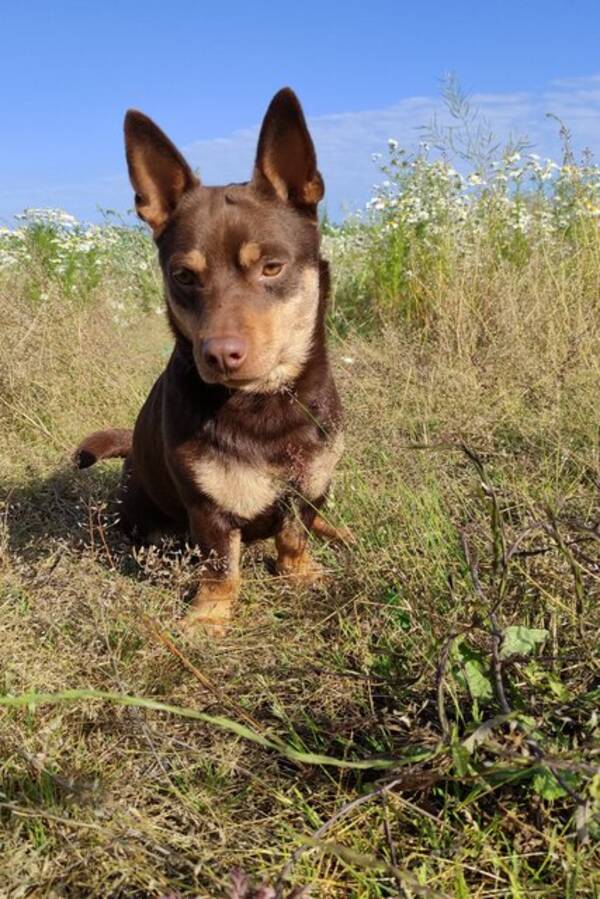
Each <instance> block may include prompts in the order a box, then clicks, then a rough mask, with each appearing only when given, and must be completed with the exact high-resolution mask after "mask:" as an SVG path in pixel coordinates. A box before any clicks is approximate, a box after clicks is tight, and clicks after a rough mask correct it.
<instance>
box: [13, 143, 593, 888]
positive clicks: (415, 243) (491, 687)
mask: <svg viewBox="0 0 600 899" xmlns="http://www.w3.org/2000/svg"><path fill="white" fill-rule="evenodd" d="M463 155H467V154H466V153H464V154H463ZM463 161H464V160H463ZM385 169H386V172H385V177H386V183H385V184H384V185H383V186H382V188H381V189H380V190H379V191H378V192H377V194H376V195H375V197H374V200H373V202H372V204H371V208H370V212H369V213H368V215H365V216H364V217H363V218H362V219H360V220H354V221H348V222H346V223H345V224H344V225H342V226H340V227H336V226H333V225H331V224H328V223H327V222H325V223H324V224H323V234H324V238H323V248H324V253H325V254H326V255H327V256H328V257H329V258H330V260H331V262H332V266H333V271H334V279H335V282H334V293H333V297H332V302H331V312H330V319H329V328H330V339H331V347H332V355H333V358H334V362H335V367H336V371H337V376H338V380H339V387H340V391H341V394H342V397H343V400H344V404H345V409H346V430H347V449H346V453H345V456H344V459H343V462H342V464H341V466H340V469H339V471H338V473H337V476H336V480H335V486H334V490H333V493H332V496H331V501H330V504H329V507H328V516H329V518H330V520H331V521H333V522H334V523H340V524H345V525H347V526H349V527H350V528H351V530H352V532H353V534H354V536H355V539H356V542H355V543H354V544H353V545H349V546H345V547H342V548H341V549H335V550H334V549H333V548H330V547H327V546H320V547H315V552H316V553H317V554H318V556H319V558H320V560H321V562H322V563H323V564H324V565H325V567H326V569H327V572H328V577H327V580H326V582H325V583H324V585H323V586H322V587H320V588H318V589H315V590H311V591H305V592H303V591H300V590H298V589H297V588H292V587H291V586H290V585H289V584H286V582H285V580H282V579H277V578H275V577H274V576H273V575H272V574H271V573H270V571H269V567H270V561H271V556H272V554H273V549H272V547H271V546H269V545H264V546H263V545H259V546H256V547H253V548H251V549H249V550H247V551H246V555H245V559H244V575H245V579H244V589H243V596H242V601H241V602H240V604H239V607H238V609H237V615H236V618H235V624H234V627H233V628H232V630H231V632H230V634H229V635H228V636H227V637H225V638H224V639H223V640H221V641H219V642H212V641H210V640H208V639H203V638H198V639H197V640H196V641H184V640H182V638H181V637H180V636H179V635H178V632H177V630H176V622H177V619H178V617H179V616H180V615H181V612H182V609H183V608H184V601H185V597H186V594H187V593H188V592H189V589H190V587H191V586H192V585H193V583H194V561H193V558H192V555H191V553H190V552H189V551H187V550H185V551H182V550H181V549H177V548H176V547H173V546H169V545H164V546H162V547H156V548H152V549H151V550H147V551H133V550H132V548H131V547H130V546H128V545H127V544H126V543H124V542H123V540H122V538H121V537H120V535H119V532H118V530H117V529H116V528H115V526H114V521H113V520H112V519H111V517H110V514H108V512H107V499H108V496H109V494H110V491H111V489H112V488H113V487H114V486H115V484H116V481H117V478H118V472H119V466H118V465H116V464H113V463H109V464H106V465H105V466H103V467H98V468H95V469H92V470H91V471H87V472H76V471H74V470H73V468H72V467H71V464H70V461H69V460H70V453H71V452H72V449H73V447H74V446H75V445H76V444H77V442H78V440H79V439H80V437H81V436H82V435H84V434H85V433H87V432H88V431H90V430H94V429H96V428H99V427H102V426H105V425H122V426H128V425H129V424H130V423H132V422H133V420H134V418H135V415H136V412H137V410H138V408H139V406H140V404H141V402H142V400H143V398H144V396H145V394H146V392H147V390H148V387H149V386H150V384H151V383H152V381H153V379H154V378H155V377H156V375H157V373H158V372H159V371H160V369H161V366H162V365H163V364H164V362H165V359H166V357H167V355H168V353H169V350H170V345H171V341H170V337H169V334H168V331H167V328H166V325H165V319H164V315H163V314H162V312H161V310H162V300H161V284H160V278H159V275H158V272H157V269H156V266H155V262H154V254H153V248H152V245H151V241H150V239H149V238H148V237H147V236H146V234H145V233H144V232H143V231H142V230H141V229H137V228H132V227H126V226H125V225H124V224H122V223H120V222H119V221H118V220H116V219H115V218H111V217H109V218H107V221H106V223H105V224H104V225H101V226H97V227H94V228H85V227H83V226H80V225H79V224H78V223H76V222H74V221H72V220H70V219H69V217H67V216H64V215H62V214H60V213H51V212H47V211H45V212H44V211H37V212H36V211H33V212H30V213H28V214H27V215H26V216H25V217H24V219H23V221H22V222H21V223H20V227H19V228H18V230H16V231H10V232H9V231H4V232H2V233H0V322H1V325H2V341H1V343H0V445H1V449H0V483H1V484H2V496H1V498H0V499H1V504H0V604H1V617H0V629H1V632H0V661H1V668H0V673H1V678H2V685H1V691H0V692H1V694H2V695H1V696H0V704H1V706H2V707H1V708H0V745H1V750H2V751H1V754H0V764H1V767H2V777H1V782H0V819H1V826H2V829H1V831H0V832H1V845H2V850H3V851H2V856H1V858H0V894H1V895H2V896H10V897H21V896H23V897H25V896H36V897H37V896H44V897H46V896H51V897H89V896H98V897H123V899H124V897H157V899H158V897H171V899H175V897H188V896H189V897H192V896H194V897H211V899H212V897H227V896H235V897H237V899H241V897H247V899H250V897H251V896H256V897H257V899H258V897H263V899H267V897H272V896H275V895H277V896H280V897H288V899H289V897H291V896H292V895H295V896H299V895H305V894H304V893H303V892H301V888H302V887H311V895H312V896H314V897H340V899H341V897H357V899H358V897H360V899H367V897H368V899H375V897H386V896H407V897H412V896H426V897H428V896H431V897H433V896H452V897H455V896H456V897H481V899H483V897H504V896H506V897H531V896H536V897H537V896H540V897H542V896H543V897H590V896H597V895H600V883H599V880H598V874H597V872H598V854H597V845H598V844H597V838H598V829H599V828H598V821H597V814H598V811H599V808H600V775H599V773H598V771H599V769H598V748H599V743H598V732H599V727H600V722H599V718H598V708H599V699H600V689H599V687H598V672H599V656H598V635H599V626H600V615H599V611H598V609H599V605H598V593H599V586H600V504H599V488H600V433H599V427H600V408H599V404H598V395H599V384H600V231H599V228H598V223H599V215H600V172H599V170H598V169H597V168H596V167H595V166H594V165H592V164H591V162H590V161H589V160H584V161H583V162H582V163H580V164H576V163H575V162H574V160H573V159H572V157H571V155H570V150H569V147H568V142H567V143H566V146H565V159H564V160H563V161H562V162H560V163H558V164H555V163H551V162H549V161H545V160H540V159H539V158H538V157H536V156H535V155H528V154H526V153H525V151H524V150H519V149H515V148H512V149H509V150H507V151H506V152H504V153H500V152H498V153H497V154H496V156H495V157H494V158H492V157H491V152H490V153H488V154H487V156H486V155H485V154H483V156H480V157H479V158H477V159H471V167H470V168H469V171H468V172H465V171H464V166H463V174H462V175H461V174H459V173H458V172H457V171H456V170H455V169H454V168H452V166H451V165H450V163H449V162H448V161H447V160H446V159H445V158H444V157H443V156H442V157H439V156H438V157H435V156H431V155H430V154H429V153H428V150H427V148H426V147H423V148H422V149H421V151H420V152H419V153H418V154H417V155H416V156H414V157H409V156H407V155H406V154H404V153H403V152H402V150H401V149H400V148H398V146H397V145H396V144H395V143H394V142H390V148H389V157H388V159H387V162H386V163H385ZM232 869H240V870H241V871H243V872H246V874H247V875H248V877H249V878H250V879H251V881H252V883H253V885H254V887H253V888H255V889H256V890H257V891H256V892H253V891H252V888H250V887H249V886H248V885H247V884H246V885H244V883H243V878H242V877H241V875H240V876H238V877H237V881H236V885H234V884H233V882H232V881H231V879H230V872H231V870H232ZM261 884H264V885H265V888H264V889H263V890H262V891H260V890H258V887H259V886H260V885H261ZM267 885H270V886H271V887H273V888H274V889H273V890H269V889H268V888H267Z"/></svg>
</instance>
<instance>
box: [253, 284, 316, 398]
mask: <svg viewBox="0 0 600 899" xmlns="http://www.w3.org/2000/svg"><path fill="white" fill-rule="evenodd" d="M318 308H319V273H318V271H317V269H316V268H307V269H305V270H304V272H303V273H302V277H301V284H300V288H299V290H298V291H297V292H296V293H295V294H293V296H291V297H287V298H286V299H285V300H283V302H281V303H280V304H278V305H277V306H274V307H273V310H274V311H273V313H272V315H273V319H272V322H271V326H272V330H273V333H274V334H275V335H277V336H276V337H275V338H274V340H273V342H274V343H279V342H281V346H280V347H279V350H278V358H277V361H276V362H275V363H274V365H273V366H272V368H271V369H270V371H269V372H268V374H266V375H265V376H264V377H263V378H259V379H257V380H256V381H252V382H251V383H250V384H247V385H242V386H241V387H240V388H239V389H240V390H244V391H246V392H248V393H276V392H277V391H278V390H281V388H282V387H284V386H285V385H286V384H289V383H290V382H291V381H293V380H294V379H295V378H297V377H298V375H299V374H300V372H301V371H302V369H303V367H304V364H305V362H306V360H307V359H308V355H309V353H310V350H311V348H312V340H313V332H314V329H315V322H316V319H317V311H318ZM262 342H264V343H265V344H267V345H268V342H269V341H268V339H267V340H264V341H262Z"/></svg>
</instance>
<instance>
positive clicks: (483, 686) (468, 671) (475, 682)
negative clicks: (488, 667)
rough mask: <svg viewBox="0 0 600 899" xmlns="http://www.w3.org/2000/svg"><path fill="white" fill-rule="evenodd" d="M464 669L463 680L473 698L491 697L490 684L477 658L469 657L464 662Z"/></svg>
mask: <svg viewBox="0 0 600 899" xmlns="http://www.w3.org/2000/svg"><path fill="white" fill-rule="evenodd" d="M464 670H465V680H466V682H467V686H468V688H469V692H470V694H471V696H472V697H473V699H491V698H492V696H493V690H492V684H491V682H490V679H489V677H488V676H487V675H486V674H485V672H484V669H483V666H482V664H481V662H480V661H479V659H469V661H468V662H465V665H464Z"/></svg>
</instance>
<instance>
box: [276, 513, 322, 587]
mask: <svg viewBox="0 0 600 899" xmlns="http://www.w3.org/2000/svg"><path fill="white" fill-rule="evenodd" d="M307 540H308V534H307V533H306V530H305V529H304V528H303V527H302V525H301V523H300V522H299V521H297V520H296V519H290V520H288V521H286V522H285V523H284V525H283V527H282V529H281V530H280V531H279V533H278V534H277V535H276V537H275V546H276V547H277V562H276V569H277V572H278V574H281V575H283V576H285V577H288V578H291V579H293V580H295V581H301V582H303V583H305V584H307V585H309V584H313V583H316V582H317V581H318V580H320V578H321V576H322V570H321V567H320V565H318V563H317V562H314V561H313V559H312V558H311V556H310V553H309V552H308V549H307Z"/></svg>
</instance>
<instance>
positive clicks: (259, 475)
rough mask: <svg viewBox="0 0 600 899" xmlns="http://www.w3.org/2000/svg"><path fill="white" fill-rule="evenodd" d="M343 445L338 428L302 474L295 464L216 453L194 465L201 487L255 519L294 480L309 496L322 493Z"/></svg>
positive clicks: (236, 512)
mask: <svg viewBox="0 0 600 899" xmlns="http://www.w3.org/2000/svg"><path fill="white" fill-rule="evenodd" d="M342 449H343V435H342V434H341V432H339V433H338V434H336V435H335V436H334V437H333V438H332V440H331V442H329V443H327V444H325V445H324V446H323V447H322V448H321V449H320V450H319V451H318V452H317V453H316V454H315V455H313V457H312V458H311V460H310V462H308V463H307V464H306V465H303V466H302V467H301V471H300V473H299V475H298V473H297V472H295V471H293V470H292V468H290V469H289V470H288V471H285V470H283V469H278V468H275V467H270V466H267V465H264V466H260V465H249V464H248V463H245V462H239V461H234V460H230V459H220V458H217V457H213V456H209V457H207V458H204V459H199V460H197V461H195V462H194V463H193V464H192V466H191V468H192V473H193V477H194V480H195V482H196V484H197V486H198V488H199V489H200V490H201V491H202V492H203V493H205V494H206V495H207V496H210V498H211V499H212V500H213V501H214V502H215V503H216V504H217V505H218V506H219V507H220V508H221V509H223V510H225V511H226V512H230V513H231V514H232V515H239V516H240V517H241V518H248V519H252V518H255V517H256V516H257V515H260V514H261V512H264V511H265V510H266V509H268V508H269V506H272V505H273V503H274V502H275V501H276V500H277V499H278V498H279V497H280V496H281V495H282V494H283V493H285V492H286V489H287V488H288V487H289V486H290V485H292V484H293V483H294V482H295V483H296V485H297V486H296V489H298V491H299V492H300V494H301V495H302V496H303V497H305V498H306V499H307V500H309V501H313V500H316V499H318V498H319V497H320V496H322V495H323V493H324V492H325V491H326V489H327V487H328V486H329V482H330V481H331V476H332V474H333V470H334V468H335V466H336V464H337V462H338V460H339V458H340V456H341V453H342Z"/></svg>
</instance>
